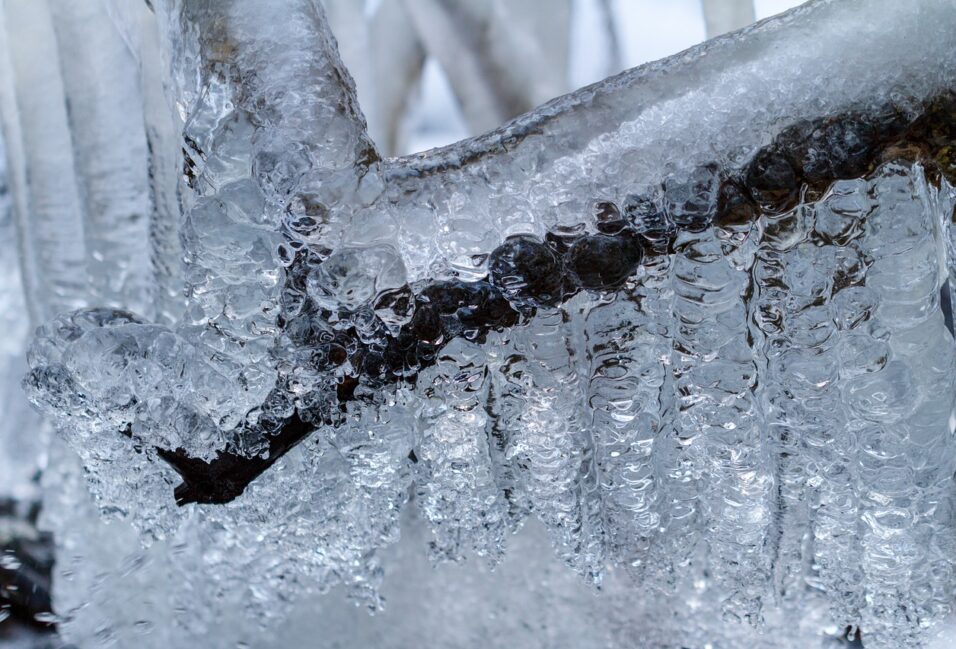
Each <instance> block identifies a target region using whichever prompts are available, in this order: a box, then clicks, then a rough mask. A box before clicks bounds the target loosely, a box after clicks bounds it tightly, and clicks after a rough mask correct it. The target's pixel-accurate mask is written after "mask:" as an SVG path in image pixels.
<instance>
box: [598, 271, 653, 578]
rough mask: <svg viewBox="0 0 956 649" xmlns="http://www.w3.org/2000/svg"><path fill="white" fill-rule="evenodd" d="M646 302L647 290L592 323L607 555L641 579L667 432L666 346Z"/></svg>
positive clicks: (609, 307)
mask: <svg viewBox="0 0 956 649" xmlns="http://www.w3.org/2000/svg"><path fill="white" fill-rule="evenodd" d="M651 290H653V289H651ZM646 297H648V296H647V287H646V285H645V287H644V289H643V290H641V289H637V290H632V291H628V292H627V293H625V294H622V295H620V296H618V297H617V298H616V299H615V300H614V301H613V302H611V303H610V304H604V305H597V306H595V307H594V308H593V309H592V310H591V312H590V313H589V314H588V316H587V322H588V330H587V339H588V345H589V352H588V355H589V357H590V365H591V367H590V371H589V373H588V376H589V385H588V405H589V406H590V408H592V410H593V414H592V421H591V434H592V436H593V438H594V443H595V457H596V461H597V466H598V474H599V476H600V482H601V494H602V499H603V503H604V509H605V520H606V523H605V524H606V528H607V536H608V546H609V547H608V549H609V552H610V553H611V554H612V556H613V557H614V558H615V559H616V560H618V561H620V562H621V563H623V564H624V565H627V566H630V567H631V568H632V569H633V570H634V572H635V574H637V575H639V574H641V572H642V569H641V567H642V566H643V565H644V563H645V561H646V560H647V556H646V555H647V552H648V549H649V546H650V543H651V539H652V538H653V537H654V536H655V534H656V532H657V530H658V528H659V527H660V523H661V514H660V504H659V502H658V499H659V496H658V485H657V476H656V475H655V469H654V462H653V457H654V455H655V454H656V452H657V449H656V448H655V443H656V440H657V438H658V436H659V435H660V432H661V430H662V425H661V417H660V405H661V404H660V397H659V395H660V390H661V388H662V386H663V385H664V377H665V373H666V368H665V366H664V364H663V362H662V360H661V359H662V357H663V355H664V349H665V348H664V345H665V344H667V341H666V339H665V338H664V337H663V336H662V335H661V328H660V327H659V326H658V325H657V323H655V322H654V321H653V319H651V317H649V314H648V312H647V311H645V310H644V309H643V304H642V301H643V300H644V299H646Z"/></svg>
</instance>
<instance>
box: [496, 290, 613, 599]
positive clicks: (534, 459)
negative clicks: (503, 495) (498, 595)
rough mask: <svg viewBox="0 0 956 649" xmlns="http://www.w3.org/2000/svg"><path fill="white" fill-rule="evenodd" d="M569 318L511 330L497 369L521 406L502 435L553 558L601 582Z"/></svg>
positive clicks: (557, 314) (598, 528)
mask: <svg viewBox="0 0 956 649" xmlns="http://www.w3.org/2000/svg"><path fill="white" fill-rule="evenodd" d="M575 319H576V316H574V315H571V314H569V312H568V311H565V310H563V309H552V310H549V311H547V312H539V314H538V315H537V316H536V317H535V318H534V319H533V320H532V321H531V322H530V323H529V324H528V326H527V328H526V329H524V330H521V331H518V332H515V335H514V339H513V345H514V350H513V353H512V355H511V357H506V358H505V359H504V367H503V371H506V372H507V373H508V374H509V379H508V380H509V382H512V383H519V382H520V384H522V385H523V386H524V390H523V394H522V396H523V401H524V409H523V410H522V412H521V413H520V414H519V415H518V416H517V417H516V421H513V423H512V425H514V426H515V428H514V429H511V430H508V431H507V437H508V439H509V443H510V447H509V449H508V457H509V459H511V460H512V461H513V462H515V464H516V466H517V467H518V471H517V482H518V486H519V487H520V489H521V490H522V491H523V492H524V494H525V497H526V498H527V499H528V501H529V502H530V504H531V507H532V511H533V512H534V514H535V516H536V517H537V518H538V519H540V520H541V522H542V523H544V525H545V527H546V528H547V529H548V534H549V536H550V537H551V540H552V543H553V544H554V546H555V549H556V551H557V552H558V555H559V556H560V557H561V558H562V559H564V560H565V561H566V562H567V563H568V564H570V565H571V566H572V567H573V568H574V569H575V570H577V571H579V572H581V573H582V574H583V575H585V576H587V577H588V578H590V579H592V580H593V581H595V582H596V583H600V581H601V579H602V577H603V570H604V561H605V548H604V543H605V540H604V529H603V521H602V517H603V512H602V511H601V501H600V493H599V491H598V489H599V487H598V482H597V481H598V478H597V472H596V467H595V466H594V450H593V443H592V441H591V439H590V432H589V431H588V429H587V426H586V425H585V419H584V405H585V404H584V391H583V389H582V385H581V382H582V377H581V376H580V371H579V367H578V365H579V363H580V359H579V358H578V357H577V353H576V352H575V351H573V350H575V349H578V348H583V345H582V346H580V347H579V346H578V341H577V335H575V333H574V324H572V323H571V322H569V320H570V321H574V320H575Z"/></svg>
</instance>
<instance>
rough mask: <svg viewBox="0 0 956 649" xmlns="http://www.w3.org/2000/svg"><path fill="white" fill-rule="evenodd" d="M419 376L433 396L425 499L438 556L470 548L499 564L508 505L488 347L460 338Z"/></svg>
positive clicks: (424, 453) (423, 455) (423, 475)
mask: <svg viewBox="0 0 956 649" xmlns="http://www.w3.org/2000/svg"><path fill="white" fill-rule="evenodd" d="M419 381H420V384H421V386H422V388H423V390H424V395H423V396H424V399H425V403H424V407H423V421H422V424H423V425H422V440H421V443H420V444H419V445H418V447H417V448H416V455H417V457H418V462H419V468H418V475H419V477H420V480H421V483H420V485H419V499H420V501H421V503H420V506H421V508H422V510H423V512H424V514H425V517H426V518H427V519H428V521H429V522H430V523H431V525H432V530H433V531H434V534H435V541H434V543H433V549H434V553H435V556H436V558H440V559H445V560H449V559H450V560H457V559H460V558H461V557H462V556H463V555H464V552H465V551H466V549H467V547H469V546H470V547H471V548H472V549H473V550H474V551H475V553H476V554H478V556H486V557H489V559H490V560H491V561H492V562H493V563H497V562H498V561H499V560H500V558H501V555H502V552H503V549H504V547H503V546H504V534H505V507H504V502H503V493H502V492H501V490H500V489H499V486H498V484H497V482H496V477H495V471H494V469H493V467H492V463H491V456H490V450H489V447H488V434H487V428H488V426H489V420H488V414H487V413H486V412H485V408H484V406H485V402H486V400H487V395H488V368H487V359H486V355H485V352H484V351H483V350H482V349H481V347H480V346H478V345H477V344H474V343H470V342H467V341H463V342H461V343H458V342H457V341H456V343H453V344H451V345H449V346H448V347H446V349H445V350H444V351H443V352H442V355H441V357H440V358H439V359H438V362H437V363H436V364H435V366H434V367H433V368H431V370H430V371H428V372H425V373H423V375H422V376H421V377H420V379H419Z"/></svg>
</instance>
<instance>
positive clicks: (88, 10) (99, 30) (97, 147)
mask: <svg viewBox="0 0 956 649" xmlns="http://www.w3.org/2000/svg"><path fill="white" fill-rule="evenodd" d="M49 2H50V9H51V13H52V15H53V26H54V28H55V31H56V37H57V44H58V46H59V60H60V67H61V69H62V74H63V84H64V89H65V93H66V102H67V104H66V105H67V106H69V113H68V115H67V117H68V120H69V129H70V134H71V135H72V145H73V146H72V151H73V161H74V166H75V169H76V176H77V182H78V184H79V190H80V191H79V195H80V197H81V213H82V215H83V234H84V237H85V244H86V272H87V275H88V276H89V287H90V288H89V290H90V292H91V296H90V299H91V302H93V303H95V304H103V305H106V306H118V307H123V308H126V309H130V310H132V311H135V312H136V313H141V314H143V315H144V316H146V317H152V315H153V314H152V308H151V307H152V304H151V303H150V301H148V300H147V281H148V274H149V266H148V264H147V263H146V260H147V259H148V254H147V223H148V217H147V210H148V207H147V201H148V197H147V175H146V171H147V170H146V135H145V133H144V130H143V99H142V95H141V93H140V87H139V80H138V78H137V76H138V75H137V70H136V61H135V60H134V59H133V56H132V54H131V53H130V51H129V49H128V48H127V46H126V43H125V42H124V41H123V38H122V36H121V35H120V33H119V32H118V31H117V30H116V28H115V27H114V26H113V23H112V21H111V19H110V17H109V15H108V14H107V12H106V7H105V6H104V5H103V3H102V2H99V1H96V2H90V1H89V0H49ZM119 140H122V142H123V144H122V146H119V145H118V142H119ZM147 308H149V310H147Z"/></svg>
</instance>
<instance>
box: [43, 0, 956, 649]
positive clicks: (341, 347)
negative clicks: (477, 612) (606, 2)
mask: <svg viewBox="0 0 956 649" xmlns="http://www.w3.org/2000/svg"><path fill="white" fill-rule="evenodd" d="M281 5H282V6H281V7H275V6H269V7H266V6H264V3H260V2H254V1H252V0H248V1H247V0H236V1H234V2H230V3H226V2H212V1H209V2H188V3H187V2H181V3H176V2H171V3H168V4H167V3H159V4H157V6H156V9H157V17H158V22H159V24H160V26H161V29H162V30H163V32H162V34H163V40H162V43H161V47H162V48H165V51H166V55H168V58H169V60H170V61H171V62H172V72H171V79H172V83H171V86H170V87H171V89H172V94H173V99H174V102H175V108H176V109H177V114H178V119H180V120H182V123H181V124H180V125H179V126H180V127H181V128H182V129H183V144H184V149H185V154H184V158H185V159H184V163H185V165H184V172H185V174H184V183H183V185H182V187H181V192H182V200H183V206H184V215H183V216H184V219H183V222H182V224H181V226H180V227H181V234H182V241H183V247H184V250H185V254H186V264H185V289H186V311H185V315H184V316H183V318H182V320H181V321H180V322H179V323H177V324H175V325H172V326H169V325H167V324H152V323H150V322H147V321H146V320H145V319H144V318H142V317H141V316H138V315H133V314H131V313H128V312H126V311H124V310H119V309H111V308H93V309H87V310H83V311H79V312H74V313H68V314H64V315H61V316H59V317H58V318H57V319H55V320H53V321H52V322H51V323H48V324H46V325H44V327H43V328H41V330H40V332H39V335H38V337H37V340H36V342H35V344H34V345H33V348H32V351H31V355H30V363H31V373H30V375H29V377H28V379H27V387H28V391H29V392H30V395H31V397H32V398H33V400H34V401H35V402H37V403H38V404H39V405H40V406H41V408H42V409H43V410H44V412H46V413H47V414H50V415H51V416H52V417H53V419H54V421H56V422H57V423H58V425H59V426H60V427H61V429H62V431H63V436H64V437H65V438H66V439H67V441H68V442H69V443H70V445H71V446H72V447H73V448H74V449H75V450H76V451H77V452H79V454H80V457H81V459H82V461H83V464H84V466H85V468H86V470H87V472H88V474H89V480H90V482H91V486H92V489H93V492H94V494H95V496H96V498H97V500H98V503H97V504H98V505H99V507H100V508H101V509H102V510H103V511H106V512H111V513H113V514H118V515H120V516H121V517H125V518H128V519H129V520H130V521H131V522H133V523H134V524H135V525H136V526H138V527H139V528H140V529H141V530H142V531H145V532H146V536H147V538H153V539H158V542H157V545H158V546H160V547H163V546H164V544H170V545H171V546H172V547H174V548H176V552H178V553H179V554H178V555H177V556H179V557H181V558H180V559H170V560H169V562H170V563H171V564H172V565H175V566H176V568H175V570H174V571H173V575H174V576H173V577H172V579H177V580H179V581H181V583H183V584H186V586H184V587H183V588H181V589H180V590H178V591H177V592H176V593H174V594H173V595H172V599H173V602H172V603H170V605H169V609H170V610H172V611H176V610H189V608H190V604H189V602H190V598H193V597H199V598H201V599H202V601H204V602H209V607H210V610H213V611H214V610H229V609H231V608H233V607H237V608H239V609H242V610H249V611H252V612H253V613H254V614H255V615H259V616H261V619H262V621H263V623H264V624H269V623H271V622H272V621H273V620H275V619H276V618H277V617H280V616H282V615H285V614H286V612H287V602H286V601H285V600H286V598H287V597H288V596H289V593H290V592H291V593H303V592H311V591H313V590H318V589H324V588H328V587H330V586H332V585H335V584H341V583H344V584H347V585H349V587H350V588H351V590H352V592H353V594H356V595H357V596H358V597H359V598H360V599H362V600H363V601H365V602H366V603H368V604H369V605H371V606H378V605H379V601H378V594H377V592H378V586H379V584H380V581H381V578H382V566H383V562H382V561H381V558H380V553H381V550H382V548H384V547H385V546H387V545H388V544H390V543H393V542H394V541H395V539H396V537H397V533H398V522H399V513H400V512H401V511H402V509H403V506H404V505H405V503H406V501H407V500H408V498H409V493H413V494H414V496H413V498H414V500H415V501H416V502H415V504H416V505H417V508H418V509H419V510H420V512H421V520H420V521H418V522H417V523H416V524H417V525H419V526H427V527H428V528H430V529H431V530H432V535H433V540H432V542H431V543H430V545H431V546H432V549H433V552H432V553H431V554H432V556H433V557H434V558H436V559H459V558H461V557H463V556H468V555H480V556H481V555H484V556H488V557H490V558H491V560H492V562H493V563H494V562H498V561H501V560H502V555H503V553H504V551H505V546H507V545H508V542H509V540H510V536H511V535H510V532H511V531H513V530H516V529H519V528H520V527H521V526H522V524H523V523H524V521H525V519H526V518H527V517H528V516H529V515H531V516H533V517H535V518H536V519H538V521H540V522H541V523H542V524H543V526H544V528H545V532H546V534H545V535H546V536H547V538H548V539H549V540H550V542H551V544H552V545H553V546H554V547H555V550H556V554H557V555H558V557H559V558H560V559H561V560H562V561H563V562H565V563H567V564H569V565H570V566H571V567H572V568H573V569H574V570H575V571H577V572H578V573H581V574H583V575H585V576H586V577H587V578H588V579H589V580H591V581H592V582H596V583H602V582H605V581H608V580H609V578H610V582H611V583H612V584H614V585H613V586H611V587H610V588H623V589H624V592H625V593H630V594H631V596H633V597H634V598H635V601H641V602H642V604H641V607H642V608H641V612H639V613H633V614H630V615H628V614H626V613H622V614H621V615H622V616H623V618H624V620H623V621H620V620H618V621H617V622H615V623H616V624H620V625H621V628H623V629H625V631H622V632H621V634H620V635H618V636H617V639H616V640H615V641H616V642H619V643H623V642H626V640H625V638H626V637H627V636H628V631H627V629H629V630H630V631H629V632H630V633H633V634H635V635H637V634H638V633H639V631H638V630H639V628H640V627H641V625H644V623H645V622H646V620H648V619H654V617H655V616H654V612H655V611H657V612H666V613H667V615H661V616H659V617H658V619H657V620H656V621H655V625H656V626H655V627H654V629H653V630H651V631H649V633H650V635H652V636H653V637H654V638H658V639H661V640H660V642H661V643H662V644H663V643H664V642H665V640H663V639H664V638H670V639H671V640H672V641H674V642H675V643H677V644H683V645H687V646H698V645H700V644H702V643H704V642H711V641H721V642H723V644H722V645H721V646H723V645H724V644H725V645H726V646H755V645H754V637H757V636H756V635H755V634H757V633H758V632H756V631H751V630H750V629H749V628H748V627H747V626H746V625H740V626H738V625H737V624H738V623H736V622H729V621H728V622H722V621H721V620H722V619H724V618H723V617H722V616H726V618H728V619H731V618H737V619H739V620H741V621H742V620H747V621H749V622H750V623H751V624H752V625H755V626H757V627H759V626H760V625H761V624H763V625H766V629H767V631H768V632H769V636H765V638H766V637H771V636H772V634H773V633H780V634H781V637H787V638H793V637H795V634H796V633H797V631H796V630H788V629H785V627H786V618H787V615H789V614H791V613H792V612H794V611H799V612H800V613H801V615H806V616H807V617H808V618H810V619H826V620H827V622H820V627H822V626H823V625H824V624H831V625H836V626H837V627H838V628H845V627H850V628H851V629H856V628H857V627H859V628H861V629H862V631H863V637H864V639H865V643H866V646H868V647H881V646H883V647H896V646H901V645H904V644H915V643H918V642H921V641H922V639H924V638H925V636H926V631H925V628H926V627H929V626H931V625H932V624H933V623H934V622H935V621H937V620H938V619H940V618H941V617H943V616H944V615H945V614H946V613H947V612H948V611H949V608H950V599H951V595H950V594H951V592H952V586H953V584H952V579H953V566H952V560H953V557H954V556H956V555H954V554H953V548H952V543H951V542H949V541H946V540H945V539H946V538H948V537H950V536H952V531H953V529H952V528H953V525H954V521H953V520H952V502H951V499H952V493H953V490H952V487H953V485H952V474H953V470H952V469H953V467H952V464H953V459H954V458H953V452H952V449H951V437H952V429H951V425H950V414H951V412H952V407H953V404H952V397H953V394H954V390H953V387H954V386H953V385H952V380H953V379H952V375H953V373H952V368H951V365H952V362H953V358H952V351H953V335H952V328H951V324H950V326H947V318H949V319H950V322H951V314H950V313H948V311H947V309H948V308H949V307H946V306H944V303H943V301H942V300H941V298H940V295H941V294H942V293H941V291H943V290H944V289H945V288H946V287H945V286H944V282H945V280H946V275H945V274H944V273H945V272H948V271H944V270H943V268H948V267H950V266H952V264H953V262H952V255H951V247H952V243H951V242H952V238H951V233H950V218H951V214H952V200H953V198H952V187H951V185H950V184H949V180H948V179H949V178H951V177H952V171H953V169H952V166H951V161H950V158H948V157H947V156H948V155H949V154H948V153H947V152H946V151H947V146H949V145H950V144H951V143H952V141H953V139H954V138H953V110H952V97H951V95H950V94H949V92H950V91H951V90H952V88H953V83H952V82H953V76H954V75H956V65H954V61H953V52H954V48H952V47H949V45H951V44H952V33H954V32H953V31H952V28H953V27H954V26H956V24H954V21H956V12H954V11H953V9H954V7H953V3H952V2H948V1H946V0H935V1H932V2H925V3H920V4H919V6H917V7H914V6H912V5H903V4H902V3H891V2H888V1H884V0H854V1H852V2H843V3H839V2H832V1H831V2H826V1H823V2H816V3H811V4H809V5H807V6H806V7H804V8H801V9H799V10H796V11H794V12H791V13H789V14H787V15H786V16H784V17H781V18H779V19H776V20H774V21H770V22H767V23H764V24H762V25H759V26H757V27H754V28H752V29H750V30H746V31H745V32H743V33H741V34H737V35H734V36H730V37H727V38H722V39H718V40H716V41H713V42H711V43H709V44H706V45H704V46H701V47H699V48H695V49H694V50H691V51H689V52H686V53H684V54H682V55H679V56H678V57H675V58H673V59H671V60H668V61H665V62H661V63H658V64H652V65H650V66H646V67H644V68H640V69H638V70H636V71H632V72H629V73H625V74H624V75H622V76H619V77H617V78H615V79H611V80H609V81H607V82H604V83H603V84H599V85H598V86H594V87H591V88H588V89H584V90H582V91H579V92H578V93H575V94H573V95H570V96H568V97H565V98H561V99H558V100H555V101H554V102H552V103H551V104H548V105H546V106H545V107H543V108H541V109H539V111H536V112H535V113H532V114H529V115H528V116H525V117H522V118H519V119H518V120H516V121H515V122H513V123H511V124H510V125H507V126H505V127H504V128H503V129H501V130H499V131H497V132H494V133H492V134H489V135H487V136H483V137H482V138H478V139H476V140H472V141H468V142H465V143H462V144H459V145H455V146H454V147H451V148H448V149H444V150H440V151H437V152H432V153H429V154H424V155H422V156H420V157H411V158H406V159H392V160H386V161H379V160H378V156H377V154H376V153H375V149H374V147H373V146H372V144H371V142H370V141H369V140H368V138H367V136H366V135H365V132H364V126H363V123H362V119H361V115H360V113H359V112H358V108H357V106H356V104H355V101H354V94H353V92H352V89H351V83H350V81H349V80H348V77H347V74H346V73H345V71H344V69H343V68H342V66H341V64H340V62H339V61H338V58H337V55H336V54H335V49H334V44H333V42H332V41H331V35H330V34H329V32H328V29H327V28H326V26H325V24H324V19H323V17H322V16H323V14H322V10H321V8H320V7H319V6H318V5H317V4H316V3H314V2H310V1H305V0H288V1H286V0H283V2H282V3H281ZM861 14H862V15H866V16H868V17H872V20H870V21H867V22H866V24H865V26H864V25H862V24H861V22H860V19H859V15H861ZM277 15H279V16H282V19H281V20H279V19H276V17H275V16H277ZM851 16H853V18H851ZM808 39H811V40H812V41H813V44H814V46H813V47H812V48H808V47H806V43H807V41H808ZM141 61H142V59H141ZM927 61H932V62H933V64H932V65H927ZM826 71H829V72H831V73H832V75H834V76H838V77H839V78H841V79H844V78H845V79H846V80H847V81H846V83H841V84H836V87H833V86H834V84H832V83H826V82H825V78H826V76H827V75H826V74H825V73H824V72H826ZM741 79H746V83H741ZM824 83H826V89H825V90H822V87H823V86H822V85H821V84H824ZM154 100H155V98H154ZM147 103H148V102H147ZM147 135H149V134H147ZM150 137H151V139H150V142H151V145H152V144H156V145H157V146H162V142H164V141H165V140H164V138H163V137H152V136H150ZM166 153H169V152H168V151H167V152H166ZM173 159H174V157H173ZM948 165H950V166H948ZM166 190H168V187H166ZM168 211H169V212H175V211H176V210H168ZM951 287H952V282H950V284H949V290H952V289H951ZM949 300H950V302H949V304H952V297H951V295H950V296H949ZM166 319H168V316H167V318H166ZM164 320H165V319H164ZM161 321H163V320H161ZM120 467H121V468H122V470H118V469H119V468H120ZM177 474H178V475H177ZM54 478H55V476H54ZM177 501H178V503H179V504H180V505H182V507H179V508H177V507H176V502H177ZM191 503H200V504H202V505H203V506H196V505H192V504H191ZM51 515H56V514H55V513H54V514H51ZM59 515H60V516H64V515H65V514H64V513H63V512H60V514H59ZM204 547H205V548H207V549H208V548H214V551H211V552H208V551H204V550H202V548H204ZM525 551H526V552H527V550H525ZM156 552H160V550H157V551H156ZM504 556H505V557H507V554H506V553H505V554H504ZM505 560H507V559H505ZM164 565H165V564H164ZM385 567H386V568H387V564H386V565H385ZM191 571H192V572H194V573H195V574H190V572H191ZM622 574H626V575H627V576H626V577H624V579H626V580H633V581H625V584H626V585H624V586H620V585H619V584H618V582H617V580H618V579H620V578H622ZM163 579H170V577H168V576H167V577H163ZM637 591H640V592H641V593H642V594H641V595H640V596H638V595H635V594H634V593H635V592H637ZM645 591H646V592H653V593H657V594H658V595H657V597H656V598H655V597H649V596H646V595H645V594H644V593H645ZM573 597H579V595H574V596H573ZM627 597H628V595H627V594H625V595H624V600H625V601H627ZM574 601H578V600H574ZM108 604H109V603H108V602H106V603H104V606H107V605H108ZM449 606H450V605H449ZM701 609H702V610H701ZM690 611H697V612H696V613H693V612H690ZM815 616H818V617H815ZM690 618H694V619H690ZM190 624H191V626H190V625H187V627H188V629H189V630H188V633H191V634H193V635H194V636H203V634H208V633H209V632H208V631H206V630H204V629H203V628H202V624H199V623H198V622H197V621H196V620H192V621H191V623H190ZM83 625H84V623H83V622H76V623H75V627H74V628H75V629H76V633H77V637H79V636H80V634H81V631H82V629H83V628H84V626H83ZM67 626H68V628H69V625H67ZM126 632H127V630H124V631H122V633H126ZM244 632H245V631H244ZM168 633H175V631H168ZM237 633H238V631H237ZM249 633H253V632H252V631H249ZM204 637H205V636H204ZM227 637H230V638H231V636H229V635H228V634H227V635H224V636H223V637H222V638H220V639H218V640H216V642H221V643H223V645H225V644H226V643H227V642H228V641H227ZM250 637H251V636H250ZM150 641H151V642H160V639H159V636H158V635H157V636H155V637H153V638H152V639H151V640H150ZM655 641H657V640H655ZM622 646H626V645H622ZM664 646H667V645H666V644H665V645H664Z"/></svg>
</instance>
